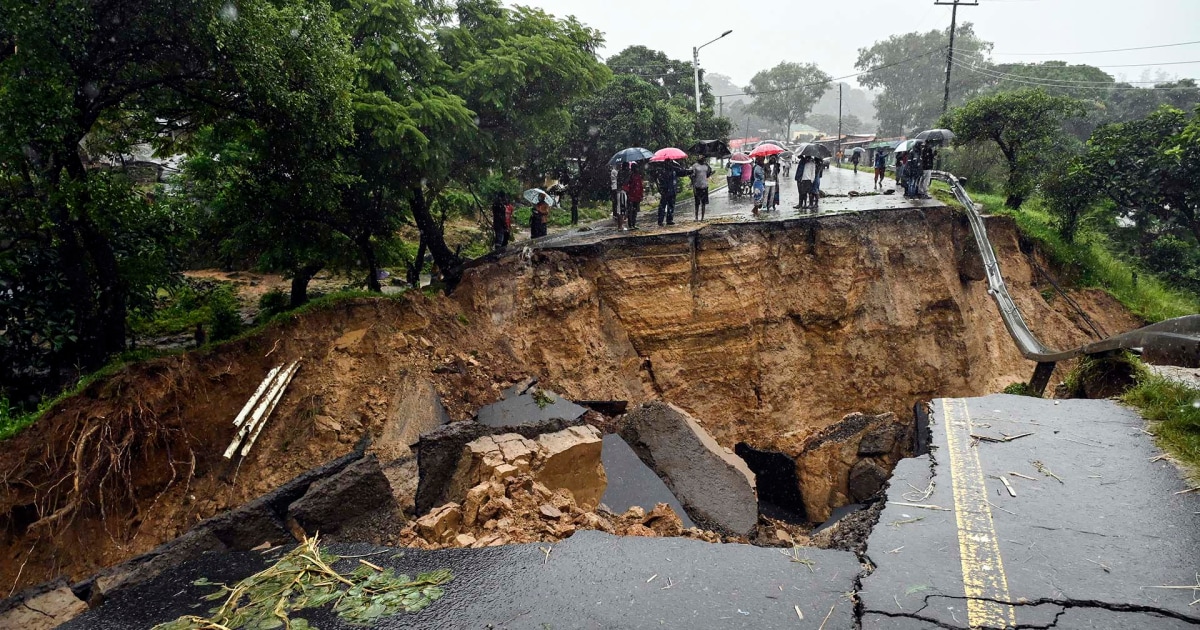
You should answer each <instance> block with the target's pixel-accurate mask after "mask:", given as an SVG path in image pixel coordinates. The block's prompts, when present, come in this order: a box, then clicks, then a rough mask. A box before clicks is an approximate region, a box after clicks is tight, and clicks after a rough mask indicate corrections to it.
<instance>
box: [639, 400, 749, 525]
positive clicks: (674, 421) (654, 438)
mask: <svg viewBox="0 0 1200 630" xmlns="http://www.w3.org/2000/svg"><path fill="white" fill-rule="evenodd" d="M621 437H623V438H625V440H626V441H627V442H629V444H630V446H632V447H633V448H634V452H636V453H637V454H638V457H640V458H641V459H642V461H643V462H645V463H646V465H647V466H650V467H651V468H653V469H654V470H655V471H656V472H657V473H658V475H659V477H661V478H662V480H663V481H664V482H666V484H667V487H668V488H670V489H671V491H672V492H674V493H675V496H677V497H679V500H680V502H682V503H683V507H684V508H686V509H687V511H688V514H689V515H691V517H692V519H693V520H695V521H696V522H697V523H699V524H700V525H701V526H702V527H705V528H707V529H715V530H718V531H724V532H732V533H734V534H738V535H743V536H744V535H747V534H749V533H750V532H751V531H753V530H754V528H755V526H756V525H757V524H758V496H757V494H756V493H755V477H754V473H753V472H751V471H750V468H749V467H748V466H747V465H746V462H744V461H742V458H740V457H738V456H737V455H735V454H733V451H730V450H727V449H725V448H722V447H721V445H720V444H717V441H716V440H714V439H713V438H712V436H711V435H709V434H708V432H707V431H705V430H704V428H703V427H701V426H700V424H699V423H698V422H696V419H695V418H693V417H691V416H690V415H688V413H687V412H686V411H684V410H682V409H680V408H678V407H676V406H674V405H670V404H667V403H664V402H651V403H647V404H645V405H642V406H641V407H638V408H637V409H634V410H633V411H631V412H630V413H629V414H628V415H627V416H626V426H625V429H624V431H623V432H622V434H621Z"/></svg>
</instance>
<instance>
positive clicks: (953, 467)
mask: <svg viewBox="0 0 1200 630" xmlns="http://www.w3.org/2000/svg"><path fill="white" fill-rule="evenodd" d="M1143 426H1144V422H1143V421H1142V419H1141V418H1139V417H1138V416H1137V415H1136V414H1135V413H1134V412H1132V411H1130V410H1128V409H1126V408H1124V407H1121V406H1119V405H1117V404H1116V403H1113V402H1111V401H1103V400H1097V401H1091V400H1064V401H1052V400H1042V399H1036V398H1028V397H1021V396H1007V395H995V396H988V397H984V398H971V399H965V400H964V399H952V400H941V401H938V402H937V403H936V404H935V408H934V413H933V425H932V438H931V444H933V445H934V447H935V448H934V450H933V452H932V454H931V455H930V456H924V457H921V458H915V459H908V460H904V461H902V462H901V463H900V465H899V466H898V467H897V469H896V472H895V475H894V477H893V479H892V482H891V486H890V488H889V490H888V501H889V503H888V505H887V507H886V508H885V510H884V512H883V514H882V516H881V518H880V521H879V524H878V525H877V526H876V527H875V529H874V530H873V531H872V533H871V537H870V539H869V542H868V548H867V555H868V556H869V557H870V559H871V560H872V562H874V563H875V564H876V565H877V568H876V570H875V571H874V572H873V573H872V574H871V575H870V576H868V577H866V578H865V579H864V580H863V584H862V592H861V594H860V596H861V598H862V601H863V605H864V610H865V616H864V620H863V628H865V629H868V630H873V629H875V628H934V627H943V628H968V627H985V628H1002V627H1006V626H1008V627H1043V628H1044V627H1053V628H1058V629H1068V628H1183V627H1196V626H1195V625H1194V624H1200V605H1198V604H1196V603H1195V602H1194V600H1196V599H1197V598H1198V597H1200V586H1198V587H1197V589H1196V590H1192V589H1190V588H1156V587H1163V586H1176V587H1178V586H1190V585H1196V584H1197V570H1198V569H1200V564H1198V562H1200V495H1197V493H1194V492H1193V493H1186V492H1185V493H1180V491H1182V490H1185V489H1186V488H1187V487H1188V486H1187V485H1186V484H1185V483H1184V482H1183V480H1182V479H1181V478H1180V476H1179V474H1178V471H1177V470H1176V469H1175V468H1174V467H1173V466H1172V465H1171V464H1170V463H1168V462H1165V461H1161V460H1159V461H1155V458H1156V457H1157V456H1158V455H1159V453H1160V451H1159V450H1158V449H1157V448H1156V447H1155V446H1154V444H1153V440H1152V438H1151V437H1150V436H1149V435H1147V434H1146V433H1144V432H1143V430H1142V428H1143ZM1022 434H1028V435H1024V436H1023V437H1015V438H1014V439H1012V441H1001V442H992V441H987V438H991V439H1000V440H1004V439H1005V438H1006V436H1007V437H1013V436H1019V435H1022ZM972 435H975V436H983V438H984V439H982V440H980V439H977V438H972V437H971V436H972ZM1001 477H1003V480H1001ZM1004 481H1007V482H1008V485H1009V486H1011V487H1012V491H1013V493H1015V494H1016V496H1015V497H1014V496H1012V493H1010V492H1009V489H1008V487H1006V486H1005V483H1004ZM927 491H928V494H927ZM902 503H907V504H909V505H901V504H902ZM914 505H915V506H924V507H915V506H914Z"/></svg>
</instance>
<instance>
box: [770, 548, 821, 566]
mask: <svg viewBox="0 0 1200 630" xmlns="http://www.w3.org/2000/svg"><path fill="white" fill-rule="evenodd" d="M801 549H802V547H800V546H799V545H796V544H793V545H792V548H791V550H789V551H784V550H783V549H780V550H779V553H781V554H783V555H785V556H787V557H788V559H789V560H790V561H791V562H798V563H800V564H803V565H804V566H806V567H808V572H809V573H816V571H815V570H814V569H813V567H814V566H815V563H813V561H812V559H811V558H808V557H802V556H801V555H800V550H801Z"/></svg>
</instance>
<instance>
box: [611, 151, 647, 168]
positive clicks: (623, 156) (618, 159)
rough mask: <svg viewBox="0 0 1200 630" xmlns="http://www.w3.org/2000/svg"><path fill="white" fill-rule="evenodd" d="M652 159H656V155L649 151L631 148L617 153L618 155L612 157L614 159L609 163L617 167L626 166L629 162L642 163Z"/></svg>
mask: <svg viewBox="0 0 1200 630" xmlns="http://www.w3.org/2000/svg"><path fill="white" fill-rule="evenodd" d="M652 157H654V153H653V152H652V151H650V150H648V149H643V148H641V147H631V148H628V149H624V150H621V151H617V153H616V155H614V156H612V159H611V160H609V161H608V165H609V166H616V165H618V164H625V163H628V162H640V161H642V160H649V159H650V158H652Z"/></svg>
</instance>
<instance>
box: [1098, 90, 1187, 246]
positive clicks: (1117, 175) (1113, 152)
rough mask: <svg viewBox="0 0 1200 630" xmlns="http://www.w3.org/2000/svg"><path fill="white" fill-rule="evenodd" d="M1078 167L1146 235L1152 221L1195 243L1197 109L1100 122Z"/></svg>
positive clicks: (1162, 110) (1166, 110) (1167, 109)
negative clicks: (1086, 172)
mask: <svg viewBox="0 0 1200 630" xmlns="http://www.w3.org/2000/svg"><path fill="white" fill-rule="evenodd" d="M1081 161H1082V166H1083V167H1084V168H1086V169H1087V170H1088V172H1089V173H1090V174H1091V175H1092V177H1093V182H1094V185H1095V186H1096V187H1097V190H1099V191H1100V192H1101V193H1102V194H1103V195H1105V196H1106V197H1108V198H1109V199H1111V200H1112V201H1113V202H1114V203H1116V205H1117V207H1118V208H1119V209H1120V212H1121V214H1122V215H1124V216H1126V217H1127V218H1130V219H1132V220H1133V222H1134V223H1135V224H1136V225H1138V226H1140V228H1141V229H1142V230H1143V232H1145V233H1146V234H1151V233H1152V229H1151V228H1152V226H1153V225H1154V224H1155V223H1156V222H1157V223H1161V224H1163V225H1164V226H1166V227H1168V228H1176V229H1180V230H1183V231H1184V232H1185V233H1186V234H1188V235H1190V236H1191V238H1192V239H1194V240H1196V241H1197V242H1200V187H1197V185H1196V182H1197V181H1200V108H1198V109H1197V110H1195V111H1193V112H1192V114H1190V115H1189V114H1187V113H1185V112H1183V111H1181V110H1178V109H1175V108H1173V107H1169V106H1163V107H1162V108H1160V109H1159V110H1158V111H1156V112H1154V113H1153V114H1151V115H1149V116H1147V117H1146V118H1143V119H1142V120H1136V121H1130V122H1125V123H1114V124H1111V125H1105V126H1103V127H1101V128H1099V129H1097V130H1096V133H1094V134H1093V135H1092V138H1091V139H1090V140H1089V141H1088V145H1087V152H1086V153H1085V154H1084V155H1083V156H1082V158H1081Z"/></svg>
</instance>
